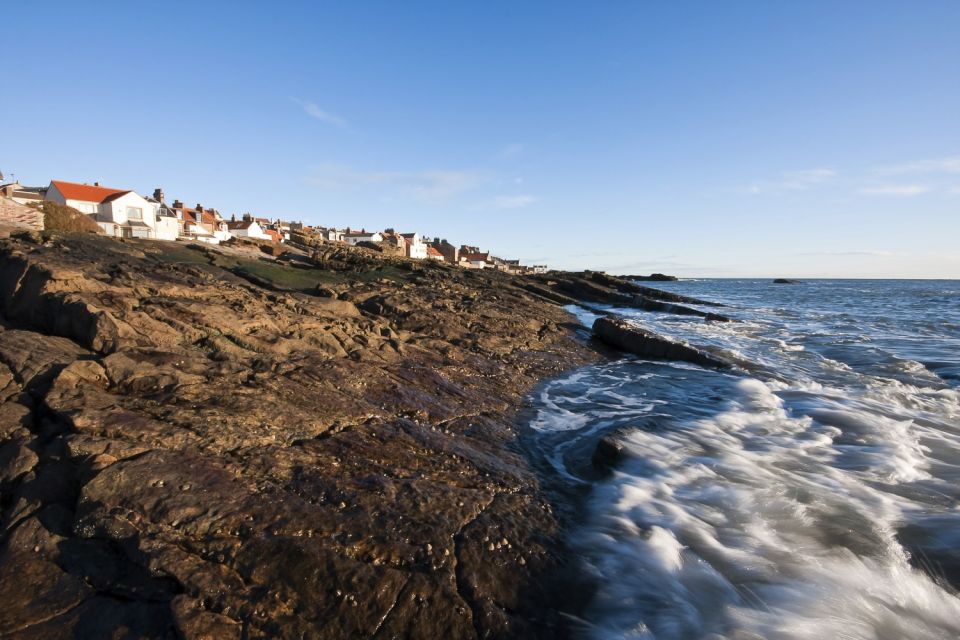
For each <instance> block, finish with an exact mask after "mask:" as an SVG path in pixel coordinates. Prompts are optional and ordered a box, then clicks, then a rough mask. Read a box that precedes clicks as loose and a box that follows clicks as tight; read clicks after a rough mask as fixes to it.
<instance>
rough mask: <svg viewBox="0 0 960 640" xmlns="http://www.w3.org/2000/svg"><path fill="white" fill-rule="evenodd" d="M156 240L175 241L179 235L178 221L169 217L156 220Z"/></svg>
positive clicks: (160, 217)
mask: <svg viewBox="0 0 960 640" xmlns="http://www.w3.org/2000/svg"><path fill="white" fill-rule="evenodd" d="M156 232H157V240H176V239H177V236H179V235H180V221H179V220H178V219H176V218H173V217H170V216H159V217H158V218H157V227H156Z"/></svg>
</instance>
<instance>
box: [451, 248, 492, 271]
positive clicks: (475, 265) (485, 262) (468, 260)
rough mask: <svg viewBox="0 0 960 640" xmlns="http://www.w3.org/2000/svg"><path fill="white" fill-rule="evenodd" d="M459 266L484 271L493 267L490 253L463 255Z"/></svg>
mask: <svg viewBox="0 0 960 640" xmlns="http://www.w3.org/2000/svg"><path fill="white" fill-rule="evenodd" d="M459 264H460V266H461V267H466V268H467V269H484V268H486V267H487V266H492V264H491V262H490V253H489V252H486V253H461V254H460V262H459Z"/></svg>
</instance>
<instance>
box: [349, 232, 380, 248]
mask: <svg viewBox="0 0 960 640" xmlns="http://www.w3.org/2000/svg"><path fill="white" fill-rule="evenodd" d="M343 240H344V242H346V243H347V244H349V245H356V244H358V243H360V242H382V241H383V234H381V233H380V232H378V231H373V232H368V231H351V232H350V233H345V234H343Z"/></svg>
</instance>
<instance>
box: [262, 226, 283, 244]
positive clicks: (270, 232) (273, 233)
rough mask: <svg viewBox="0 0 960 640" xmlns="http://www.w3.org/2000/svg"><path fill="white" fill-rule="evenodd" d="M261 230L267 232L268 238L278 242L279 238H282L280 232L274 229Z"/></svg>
mask: <svg viewBox="0 0 960 640" xmlns="http://www.w3.org/2000/svg"><path fill="white" fill-rule="evenodd" d="M263 232H264V233H265V234H267V235H268V236H270V238H271V239H272V240H273V241H274V242H280V241H281V240H283V238H282V237H280V234H279V233H277V232H276V231H274V230H273V229H264V230H263Z"/></svg>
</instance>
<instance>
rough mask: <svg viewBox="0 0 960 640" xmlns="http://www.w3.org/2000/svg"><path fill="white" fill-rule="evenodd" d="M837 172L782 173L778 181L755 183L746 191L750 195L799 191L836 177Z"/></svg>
mask: <svg viewBox="0 0 960 640" xmlns="http://www.w3.org/2000/svg"><path fill="white" fill-rule="evenodd" d="M837 175H838V174H837V172H836V171H834V170H833V169H829V168H826V167H818V168H814V169H800V170H797V171H784V172H783V173H781V174H780V177H779V179H777V180H769V181H761V182H755V183H753V184H752V185H750V186H749V187H747V189H746V191H747V192H748V193H752V194H761V193H776V192H780V191H799V190H802V189H809V188H811V187H814V186H816V185H819V184H823V183H824V182H829V181H830V180H833V179H834V178H836V177H837Z"/></svg>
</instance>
